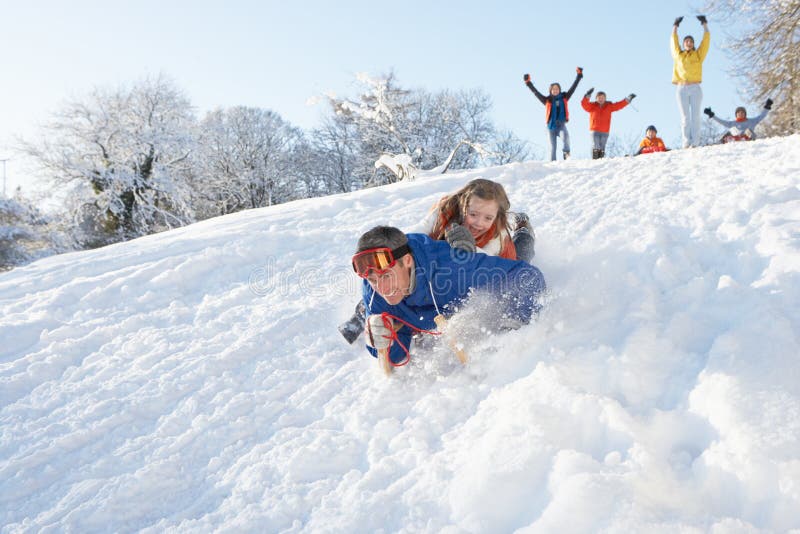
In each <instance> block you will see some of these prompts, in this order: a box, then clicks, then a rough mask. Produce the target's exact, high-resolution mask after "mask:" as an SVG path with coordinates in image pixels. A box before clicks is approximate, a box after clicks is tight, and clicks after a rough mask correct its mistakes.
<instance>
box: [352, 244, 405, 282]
mask: <svg viewBox="0 0 800 534" xmlns="http://www.w3.org/2000/svg"><path fill="white" fill-rule="evenodd" d="M408 252H409V249H408V245H403V246H400V247H398V248H396V249H394V250H392V249H390V248H388V247H381V248H373V249H369V250H362V251H361V252H358V253H357V254H355V255H354V256H353V270H354V271H355V272H356V274H357V275H358V276H360V277H361V278H366V277H367V276H369V272H370V271H374V272H375V274H383V273H385V272H386V271H388V270H389V269H391V268H392V267H394V264H395V263H397V260H398V259H399V258H402V257H403V256H405V255H406V254H408Z"/></svg>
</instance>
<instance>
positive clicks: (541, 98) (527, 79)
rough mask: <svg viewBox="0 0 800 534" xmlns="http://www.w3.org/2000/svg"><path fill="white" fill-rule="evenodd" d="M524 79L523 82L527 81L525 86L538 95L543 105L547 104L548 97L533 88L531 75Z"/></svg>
mask: <svg viewBox="0 0 800 534" xmlns="http://www.w3.org/2000/svg"><path fill="white" fill-rule="evenodd" d="M522 79H523V80H525V85H527V86H528V89H530V90H531V92H532V93H533V94H534V95H536V98H538V99H539V102H541V103H542V104H544V103H545V102H547V97H546V96H544V95H543V94H542V93H540V92H539V91H537V90H536V88H535V87H534V86H533V81H532V80H531V75H530V74H526V75H525V76H523V77H522Z"/></svg>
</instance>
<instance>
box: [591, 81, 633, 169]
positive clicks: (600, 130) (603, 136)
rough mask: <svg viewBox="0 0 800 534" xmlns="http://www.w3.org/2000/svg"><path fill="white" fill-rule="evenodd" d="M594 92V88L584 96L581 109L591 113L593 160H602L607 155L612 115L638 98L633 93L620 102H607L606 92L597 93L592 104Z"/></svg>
mask: <svg viewBox="0 0 800 534" xmlns="http://www.w3.org/2000/svg"><path fill="white" fill-rule="evenodd" d="M592 91H594V87H592V88H591V89H589V90H588V91H586V94H585V95H583V100H581V107H582V108H583V109H584V110H586V111H588V112H589V131H590V132H592V159H600V158H602V157H605V155H606V143H607V142H608V133H609V131H610V130H611V114H612V113H613V112H615V111H619V110H620V109H622V108H624V107H625V106H627V105H628V104H630V103H631V100H633V99H634V98H636V95H635V94H633V93H631V94H629V95H628V96H627V97H626V98H624V99H623V100H620V101H618V102H606V94H605V92H603V91H597V96H596V97H595V100H594V102H590V101H589V97H591V96H592Z"/></svg>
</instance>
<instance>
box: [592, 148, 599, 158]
mask: <svg viewBox="0 0 800 534" xmlns="http://www.w3.org/2000/svg"><path fill="white" fill-rule="evenodd" d="M592 159H600V151H599V150H598V149H596V148H593V149H592Z"/></svg>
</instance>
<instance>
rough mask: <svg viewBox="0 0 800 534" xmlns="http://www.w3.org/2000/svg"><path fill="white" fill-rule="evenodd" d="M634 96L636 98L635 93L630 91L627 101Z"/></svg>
mask: <svg viewBox="0 0 800 534" xmlns="http://www.w3.org/2000/svg"><path fill="white" fill-rule="evenodd" d="M634 98H636V95H635V94H634V93H631V94H629V95H628V102H630V101H631V100H633V99H634Z"/></svg>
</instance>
